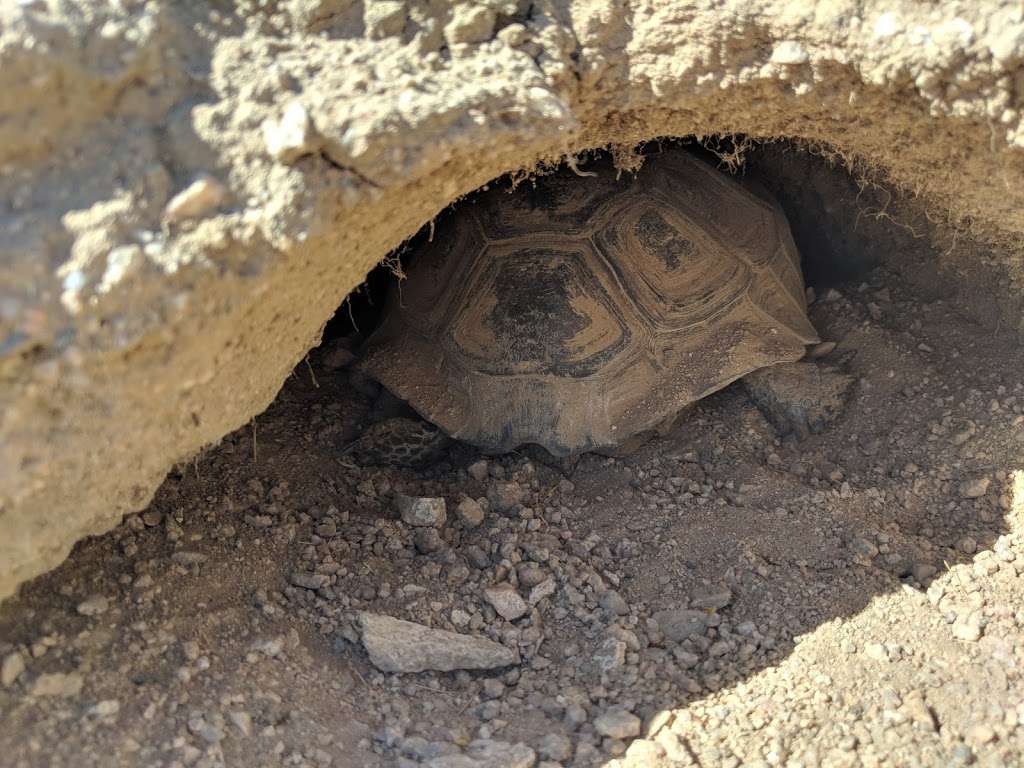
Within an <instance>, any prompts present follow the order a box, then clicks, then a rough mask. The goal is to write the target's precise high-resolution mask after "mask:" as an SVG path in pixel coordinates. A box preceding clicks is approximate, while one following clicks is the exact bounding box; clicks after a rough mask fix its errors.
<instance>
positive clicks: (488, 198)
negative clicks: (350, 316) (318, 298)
mask: <svg viewBox="0 0 1024 768" xmlns="http://www.w3.org/2000/svg"><path fill="white" fill-rule="evenodd" d="M590 167H592V166H588V168H590ZM593 167H595V168H596V170H595V173H596V175H592V176H586V177H581V176H577V175H575V174H574V173H573V172H571V171H569V170H564V171H560V172H556V173H553V174H551V175H547V176H542V177H539V178H537V179H535V181H534V182H533V183H524V184H520V185H519V186H517V187H515V188H512V186H511V185H510V184H507V183H506V184H497V185H492V186H491V188H490V189H488V190H485V191H483V192H480V193H478V194H476V195H474V196H472V197H470V198H467V199H466V200H464V201H462V202H461V203H459V204H458V205H457V206H454V207H453V208H452V209H450V210H449V211H448V212H447V213H446V214H445V215H444V216H442V217H441V218H440V219H439V221H438V223H437V226H436V229H435V231H434V233H433V237H432V239H431V240H430V241H429V242H426V243H424V244H423V245H422V246H421V247H419V248H418V249H417V250H416V252H415V253H414V259H413V260H412V262H411V265H410V267H409V268H408V270H407V274H408V280H405V281H403V282H401V283H398V284H397V285H396V286H395V287H394V288H393V289H392V291H391V294H390V295H389V298H388V305H387V307H386V310H385V315H384V320H383V322H382V323H381V325H380V327H379V328H378V329H377V330H376V331H375V332H374V334H373V335H372V336H371V338H370V339H369V340H368V341H367V344H366V348H365V350H364V359H363V362H362V365H363V367H364V369H365V370H366V371H368V372H369V373H370V374H371V375H373V376H374V377H376V378H377V379H378V380H379V381H380V382H381V383H382V384H383V385H384V386H386V387H388V388H389V389H390V390H391V391H392V392H394V393H395V394H396V395H398V396H399V397H401V398H403V399H405V400H407V401H408V402H409V404H410V405H412V407H413V408H415V409H416V411H418V412H419V413H420V414H421V415H422V416H424V417H425V418H427V419H429V420H430V421H432V422H434V423H435V424H437V425H438V426H440V427H441V428H442V429H443V430H444V431H445V432H447V433H448V434H449V435H451V436H452V437H455V438H457V439H459V440H464V441H467V442H469V443H472V444H474V445H477V446H479V447H480V448H482V449H484V450H486V451H489V452H501V451H507V450H511V449H513V448H515V447H517V446H519V445H522V444H526V443H534V444H538V445H540V446H542V447H544V448H546V449H547V450H548V451H549V452H551V453H552V454H554V455H556V456H566V455H569V454H573V453H578V452H582V451H587V450H595V449H601V448H612V447H614V446H616V445H618V444H620V443H622V442H623V441H624V440H625V439H626V438H628V437H631V436H633V435H635V434H637V433H639V432H642V431H645V430H648V429H650V428H652V427H654V426H656V425H657V424H658V423H659V422H662V421H663V420H665V419H666V418H667V417H670V416H671V415H673V414H675V413H676V412H678V411H679V410H680V409H681V408H683V407H684V406H686V405H687V404H689V403H691V402H693V401H695V400H697V399H699V398H701V397H704V396H705V395H707V394H710V393H711V392H714V391H715V390H718V389H721V388H722V387H724V386H726V385H727V384H729V383H730V382H732V381H734V380H735V379H737V378H739V377H741V376H743V375H744V374H746V373H749V372H750V371H753V370H755V369H758V368H761V367H764V366H768V365H772V364H774V363H781V362H789V361H793V360H797V359H799V358H800V357H801V356H802V355H803V353H804V345H805V344H808V343H812V342H814V341H816V340H817V336H816V334H815V331H814V328H813V326H812V325H811V324H810V322H809V321H808V319H807V315H806V304H805V298H804V286H803V277H802V275H801V272H800V259H799V255H798V253H797V250H796V246H795V245H794V243H793V238H792V236H791V234H790V231H789V226H788V224H787V223H786V219H785V217H784V215H783V213H782V211H781V209H780V208H779V206H778V204H777V203H775V202H774V201H772V200H771V199H770V198H768V196H767V194H766V193H763V192H761V191H759V190H752V189H748V188H746V187H744V186H742V185H741V184H740V183H739V182H737V181H735V180H733V179H732V178H730V177H727V176H725V175H724V174H722V173H720V172H719V171H717V170H715V169H714V168H712V167H710V166H708V165H706V164H705V163H703V162H701V161H700V160H698V159H696V158H694V157H692V156H690V155H688V154H685V153H681V152H680V153H666V154H663V155H659V156H657V157H655V158H651V159H649V160H648V162H647V163H645V165H644V166H643V168H642V169H641V170H640V172H639V173H638V174H636V175H635V176H632V175H628V174H623V175H622V177H621V178H618V174H617V173H616V172H615V169H614V168H612V167H611V166H610V164H607V165H605V164H596V165H595V166H593Z"/></svg>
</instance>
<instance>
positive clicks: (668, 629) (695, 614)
mask: <svg viewBox="0 0 1024 768" xmlns="http://www.w3.org/2000/svg"><path fill="white" fill-rule="evenodd" d="M654 620H655V621H656V622H658V628H659V629H661V632H662V634H663V635H665V637H666V638H668V639H669V640H671V641H672V642H675V643H679V642H682V641H683V640H685V639H686V638H688V637H690V636H692V635H703V634H704V631H705V630H706V629H707V628H708V615H707V614H706V613H705V612H704V611H692V610H687V609H685V608H683V609H677V610H669V611H658V612H657V613H656V614H654Z"/></svg>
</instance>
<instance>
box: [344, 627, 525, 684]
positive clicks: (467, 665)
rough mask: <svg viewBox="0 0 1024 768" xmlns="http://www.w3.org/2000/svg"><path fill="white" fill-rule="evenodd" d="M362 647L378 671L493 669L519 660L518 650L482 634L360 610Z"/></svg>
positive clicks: (516, 662) (510, 664) (513, 663)
mask: <svg viewBox="0 0 1024 768" xmlns="http://www.w3.org/2000/svg"><path fill="white" fill-rule="evenodd" d="M359 627H360V630H361V633H362V640H363V647H364V648H366V652H367V654H368V655H369V657H370V661H371V662H372V663H373V665H374V666H375V667H377V669H379V670H381V671H382V672H424V671H426V670H435V671H439V672H451V671H453V670H456V669H497V668H499V667H508V666H512V665H515V664H518V663H519V653H518V652H517V651H514V650H512V649H510V648H506V647H505V646H504V645H500V644H499V643H495V642H493V641H491V640H487V639H485V638H482V637H473V636H471V635H461V634H459V633H457V632H449V631H447V630H444V629H432V628H430V627H425V626H423V625H422V624H415V623H413V622H411V621H403V620H402V619H396V618H393V617H391V616H382V615H380V614H374V613H365V612H364V613H360V614H359Z"/></svg>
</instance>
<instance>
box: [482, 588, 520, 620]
mask: <svg viewBox="0 0 1024 768" xmlns="http://www.w3.org/2000/svg"><path fill="white" fill-rule="evenodd" d="M484 598H485V599H486V600H487V602H488V603H490V604H491V605H492V606H494V610H495V611H497V612H498V615H499V616H501V617H502V618H503V619H507V620H508V621H515V620H516V619H518V618H519V617H520V616H523V615H525V614H526V613H527V611H529V610H530V607H529V606H528V605H527V604H526V601H525V600H523V598H522V597H520V596H519V593H518V592H516V590H515V587H513V586H512V585H511V584H498V585H496V586H493V587H487V588H486V589H485V590H484Z"/></svg>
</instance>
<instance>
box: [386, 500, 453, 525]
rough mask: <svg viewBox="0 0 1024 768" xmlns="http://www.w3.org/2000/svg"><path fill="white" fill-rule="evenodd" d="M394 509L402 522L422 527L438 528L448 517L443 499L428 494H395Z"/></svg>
mask: <svg viewBox="0 0 1024 768" xmlns="http://www.w3.org/2000/svg"><path fill="white" fill-rule="evenodd" d="M395 509H397V510H398V514H399V515H401V516H402V520H403V522H405V523H407V524H409V525H414V526H423V527H433V528H440V527H441V526H442V525H444V524H445V521H446V520H447V519H448V513H447V511H446V510H447V508H446V505H445V501H444V499H440V498H435V497H428V496H405V495H403V494H398V495H397V496H395Z"/></svg>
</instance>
